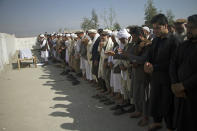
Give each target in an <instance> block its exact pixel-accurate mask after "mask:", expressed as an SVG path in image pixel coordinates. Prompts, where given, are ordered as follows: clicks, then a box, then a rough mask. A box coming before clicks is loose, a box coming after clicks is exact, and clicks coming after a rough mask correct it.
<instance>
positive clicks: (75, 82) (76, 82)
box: [72, 80, 80, 86]
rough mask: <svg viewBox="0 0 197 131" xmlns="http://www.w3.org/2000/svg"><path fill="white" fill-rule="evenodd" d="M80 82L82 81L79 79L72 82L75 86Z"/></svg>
mask: <svg viewBox="0 0 197 131" xmlns="http://www.w3.org/2000/svg"><path fill="white" fill-rule="evenodd" d="M79 84H80V81H78V80H76V81H73V82H72V85H73V86H75V85H79Z"/></svg>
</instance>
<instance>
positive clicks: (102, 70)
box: [98, 30, 113, 92]
mask: <svg viewBox="0 0 197 131" xmlns="http://www.w3.org/2000/svg"><path fill="white" fill-rule="evenodd" d="M112 48H113V42H112V39H111V37H110V31H109V30H104V31H103V32H102V33H101V41H100V43H99V47H98V51H99V53H100V60H99V68H98V78H99V79H100V82H101V88H102V89H103V91H102V92H105V91H107V86H106V81H107V80H109V79H108V78H107V76H109V74H106V72H107V73H110V71H109V70H108V69H109V68H108V67H107V60H108V55H107V54H106V52H107V51H109V50H112ZM107 82H108V81H107ZM108 83H109V82H108ZM108 88H110V87H108Z"/></svg>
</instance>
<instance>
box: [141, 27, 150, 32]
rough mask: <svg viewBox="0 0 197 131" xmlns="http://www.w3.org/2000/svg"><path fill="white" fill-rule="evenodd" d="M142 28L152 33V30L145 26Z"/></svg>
mask: <svg viewBox="0 0 197 131" xmlns="http://www.w3.org/2000/svg"><path fill="white" fill-rule="evenodd" d="M142 28H143V29H144V30H146V31H148V32H149V33H150V29H149V28H148V27H147V26H144V27H142Z"/></svg>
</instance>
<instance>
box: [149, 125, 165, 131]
mask: <svg viewBox="0 0 197 131" xmlns="http://www.w3.org/2000/svg"><path fill="white" fill-rule="evenodd" d="M161 128H162V126H161V125H152V126H150V127H149V128H148V131H158V130H159V129H161Z"/></svg>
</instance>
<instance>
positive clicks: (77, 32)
mask: <svg viewBox="0 0 197 131" xmlns="http://www.w3.org/2000/svg"><path fill="white" fill-rule="evenodd" d="M79 33H84V31H83V30H78V31H76V32H75V34H79Z"/></svg>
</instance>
